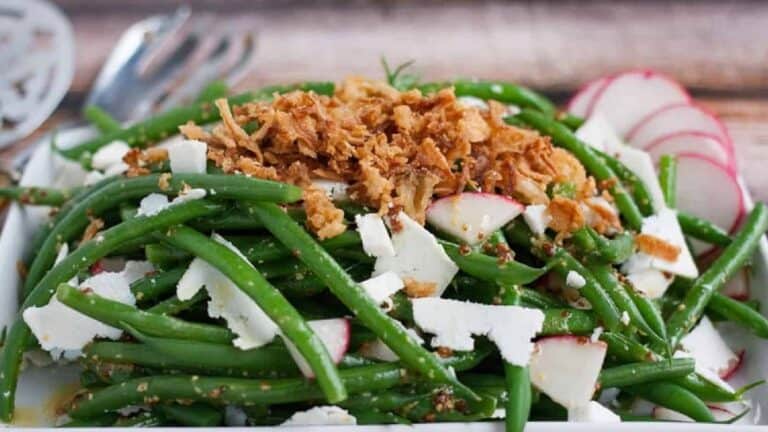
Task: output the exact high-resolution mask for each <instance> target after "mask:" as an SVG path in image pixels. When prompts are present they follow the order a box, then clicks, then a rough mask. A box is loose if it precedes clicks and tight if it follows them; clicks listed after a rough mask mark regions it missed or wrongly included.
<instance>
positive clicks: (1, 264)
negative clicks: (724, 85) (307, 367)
mask: <svg viewBox="0 0 768 432" xmlns="http://www.w3.org/2000/svg"><path fill="white" fill-rule="evenodd" d="M91 134H92V131H90V130H88V129H74V130H68V131H64V132H62V133H59V134H58V135H57V136H56V140H57V143H58V145H59V146H62V147H66V146H68V145H73V144H76V143H78V142H80V141H81V140H82V139H84V138H85V137H88V136H89V135H91ZM44 144H45V142H44ZM83 175H84V173H83V172H81V170H79V169H78V166H77V165H73V164H71V163H67V162H64V161H63V160H61V158H58V157H55V156H54V155H52V153H51V149H50V146H49V145H41V146H40V148H39V149H38V150H37V151H35V153H34V154H33V156H32V158H31V160H30V162H29V165H28V166H27V168H26V170H25V172H24V176H23V177H22V181H21V184H23V185H36V186H50V185H53V184H60V182H64V183H69V184H81V183H82V176H83ZM747 203H748V205H749V206H750V207H751V206H752V200H751V199H750V198H749V197H747ZM47 214H48V211H47V209H45V208H40V207H37V208H35V207H28V208H24V207H22V206H18V205H15V204H14V205H12V206H11V208H10V210H9V212H8V216H7V219H6V223H5V226H4V227H3V231H2V235H0V290H4V291H5V292H3V293H2V298H3V299H4V301H3V302H2V303H0V328H1V327H3V326H7V325H10V324H11V322H12V321H13V319H14V318H15V317H16V312H17V306H16V305H17V304H18V294H17V291H18V288H19V286H20V280H19V276H18V273H17V269H16V263H17V262H19V261H21V260H23V259H24V257H25V256H26V254H27V253H28V252H29V251H27V250H26V249H27V248H28V246H29V243H30V241H31V239H32V237H33V235H34V232H35V230H36V229H37V228H38V227H39V226H40V224H42V223H43V222H44V221H45V220H46V217H47ZM752 272H753V274H752V281H753V283H752V293H751V295H752V298H756V299H757V300H759V301H760V303H761V304H762V305H763V308H765V307H767V306H766V305H768V242H766V239H765V238H763V239H762V241H761V242H760V249H759V251H758V253H757V254H756V256H755V258H754V260H753V266H752ZM729 333H731V334H729V336H730V339H729V341H733V342H738V344H739V347H746V355H745V359H744V366H743V367H742V368H741V370H740V371H739V373H738V374H737V376H735V377H734V378H733V379H732V380H730V382H731V383H732V384H734V385H735V386H740V385H742V384H746V383H751V382H755V381H758V380H761V379H768V361H765V359H766V358H768V342H766V341H765V340H762V339H759V338H757V337H754V336H752V335H749V334H746V333H745V332H742V331H739V330H738V329H737V331H735V332H729ZM76 383H77V368H76V367H67V368H62V367H49V368H27V369H26V370H25V371H24V373H23V374H22V377H21V380H20V382H19V386H18V395H17V410H18V412H19V414H20V415H19V416H18V418H19V423H20V424H19V426H33V427H34V426H37V427H38V428H41V430H50V429H48V427H50V426H52V425H53V422H54V413H53V412H52V408H53V406H54V405H55V403H54V402H55V401H56V400H59V399H60V398H61V397H62V394H63V393H64V392H65V391H66V390H69V389H72V388H73V386H74V385H76ZM749 399H750V400H751V401H752V403H753V409H752V411H751V412H750V413H749V415H748V416H747V417H749V419H748V422H749V423H757V424H761V425H768V420H767V419H765V418H764V417H763V416H761V415H760V413H761V412H763V411H765V410H766V409H768V385H763V386H761V387H758V388H757V389H755V390H752V392H750V393H749ZM742 421H744V419H743V420H742ZM745 426H746V425H745V424H739V425H733V426H723V425H705V424H694V423H680V424H671V423H622V424H621V425H616V424H612V425H600V424H587V423H582V424H578V423H553V422H532V423H530V424H529V426H528V427H527V428H526V431H527V432H560V431H566V432H577V431H584V432H587V431H589V432H607V431H640V432H662V431H670V430H671V431H690V432H692V431H709V430H718V431H723V430H730V431H736V430H743V429H744V428H745ZM209 429H221V430H222V431H224V430H227V431H231V430H233V428H209ZM240 429H244V428H240ZM249 429H253V428H249ZM269 429H274V430H278V428H260V430H269ZM757 429H765V430H768V428H767V427H758V428H753V427H749V430H757ZM279 430H282V431H286V430H295V431H297V432H320V431H323V432H341V431H347V432H348V431H351V430H354V431H367V432H383V431H403V432H406V431H407V432H460V431H474V432H491V431H494V432H499V431H503V430H504V425H503V423H501V422H493V423H491V422H484V423H451V424H420V425H417V426H358V427H351V426H337V427H328V426H324V427H295V428H291V429H286V428H279Z"/></svg>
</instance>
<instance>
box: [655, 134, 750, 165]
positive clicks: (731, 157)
mask: <svg viewBox="0 0 768 432" xmlns="http://www.w3.org/2000/svg"><path fill="white" fill-rule="evenodd" d="M686 135H690V136H695V137H700V138H709V139H712V140H714V141H716V142H718V143H719V144H720V145H721V146H722V147H723V150H724V151H725V153H726V154H727V155H728V163H729V164H728V165H724V166H723V165H722V164H721V163H719V161H717V160H715V159H712V158H711V157H710V156H709V155H705V154H702V153H695V152H689V153H680V154H681V155H683V154H695V155H700V156H702V157H706V158H709V159H712V160H713V161H714V162H717V163H719V164H720V165H721V166H723V167H724V168H727V169H728V171H729V172H731V173H732V174H736V172H737V170H736V157H735V156H734V154H733V150H732V148H730V147H729V146H728V145H727V144H725V143H723V140H721V139H720V137H718V136H716V135H712V134H710V133H707V132H700V131H687V130H681V131H677V132H672V133H669V134H666V135H661V136H660V137H658V138H656V139H655V140H653V141H651V143H650V144H648V145H647V146H645V147H644V148H642V149H641V150H645V151H648V152H650V151H651V150H652V149H653V148H654V147H656V146H658V145H660V144H663V143H664V142H665V141H667V140H669V139H672V138H677V137H680V136H686Z"/></svg>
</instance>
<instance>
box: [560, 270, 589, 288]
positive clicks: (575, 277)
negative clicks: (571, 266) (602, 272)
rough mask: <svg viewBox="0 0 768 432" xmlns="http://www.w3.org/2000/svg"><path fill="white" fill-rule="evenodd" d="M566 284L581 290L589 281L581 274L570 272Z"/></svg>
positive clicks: (566, 277)
mask: <svg viewBox="0 0 768 432" xmlns="http://www.w3.org/2000/svg"><path fill="white" fill-rule="evenodd" d="M565 284H566V285H568V286H569V287H571V288H575V289H581V288H583V287H584V285H586V284H587V280H586V279H584V276H582V275H581V274H580V273H579V272H577V271H574V270H570V271H569V272H568V274H567V275H566V276H565Z"/></svg>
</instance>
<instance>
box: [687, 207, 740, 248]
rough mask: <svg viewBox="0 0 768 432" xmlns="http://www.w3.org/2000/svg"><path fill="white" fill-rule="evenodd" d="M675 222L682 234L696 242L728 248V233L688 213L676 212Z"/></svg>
mask: <svg viewBox="0 0 768 432" xmlns="http://www.w3.org/2000/svg"><path fill="white" fill-rule="evenodd" d="M677 221H678V222H679V223H680V228H682V230H683V233H685V235H687V236H689V237H693V238H695V239H697V240H701V241H705V242H707V243H710V244H713V245H716V246H728V245H729V244H731V242H732V239H731V236H729V235H728V233H727V232H726V231H725V230H723V229H722V228H720V227H719V226H717V225H715V224H713V223H712V222H709V221H707V220H704V219H701V218H699V217H697V216H694V215H692V214H690V213H686V212H682V211H678V212H677Z"/></svg>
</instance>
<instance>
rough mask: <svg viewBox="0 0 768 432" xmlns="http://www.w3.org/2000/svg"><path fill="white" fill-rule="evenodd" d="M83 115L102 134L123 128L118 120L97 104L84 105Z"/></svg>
mask: <svg viewBox="0 0 768 432" xmlns="http://www.w3.org/2000/svg"><path fill="white" fill-rule="evenodd" d="M83 117H85V119H86V120H88V122H89V123H91V124H92V125H93V126H94V127H96V129H98V130H99V132H101V133H103V134H106V133H113V132H115V131H119V130H120V129H122V128H123V127H122V126H121V125H120V122H119V121H117V120H116V119H115V118H114V117H112V115H111V114H109V113H108V112H106V111H104V110H103V109H101V107H99V106H98V105H88V106H87V107H85V108H84V109H83Z"/></svg>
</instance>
